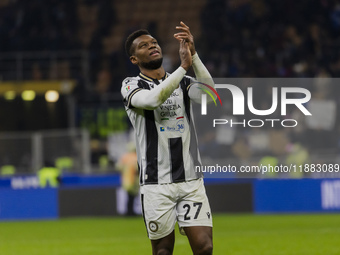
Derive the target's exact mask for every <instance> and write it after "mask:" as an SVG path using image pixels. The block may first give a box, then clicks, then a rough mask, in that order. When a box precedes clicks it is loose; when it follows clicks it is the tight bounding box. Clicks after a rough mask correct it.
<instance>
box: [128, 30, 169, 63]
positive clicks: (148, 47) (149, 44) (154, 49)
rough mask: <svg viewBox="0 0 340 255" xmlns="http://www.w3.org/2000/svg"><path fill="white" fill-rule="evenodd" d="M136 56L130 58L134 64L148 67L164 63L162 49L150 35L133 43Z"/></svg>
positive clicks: (143, 36) (142, 36) (141, 37)
mask: <svg viewBox="0 0 340 255" xmlns="http://www.w3.org/2000/svg"><path fill="white" fill-rule="evenodd" d="M133 47H134V54H133V56H131V57H130V59H131V61H132V63H133V64H136V65H141V66H143V65H145V64H146V65H148V64H149V63H151V64H152V63H157V62H158V63H159V62H160V63H162V62H161V61H162V59H163V56H162V49H161V47H160V46H159V44H158V42H157V40H156V39H155V38H153V37H152V36H150V35H141V36H140V37H138V38H136V39H135V40H134V41H133Z"/></svg>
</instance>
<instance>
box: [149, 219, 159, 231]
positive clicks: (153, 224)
mask: <svg viewBox="0 0 340 255" xmlns="http://www.w3.org/2000/svg"><path fill="white" fill-rule="evenodd" d="M149 229H150V231H152V232H157V230H158V224H157V223H156V222H155V221H150V222H149Z"/></svg>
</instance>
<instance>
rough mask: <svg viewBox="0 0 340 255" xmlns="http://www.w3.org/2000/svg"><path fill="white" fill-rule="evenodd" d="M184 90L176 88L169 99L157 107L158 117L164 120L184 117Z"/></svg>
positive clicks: (156, 113)
mask: <svg viewBox="0 0 340 255" xmlns="http://www.w3.org/2000/svg"><path fill="white" fill-rule="evenodd" d="M184 108H185V107H184V100H183V91H182V89H180V88H178V89H175V90H174V91H173V92H172V94H171V95H170V96H169V98H168V99H167V100H165V101H164V102H163V103H162V104H161V105H160V106H159V107H158V108H157V109H155V115H156V118H157V119H158V120H160V121H162V120H174V119H179V118H183V116H184V113H185V109H184Z"/></svg>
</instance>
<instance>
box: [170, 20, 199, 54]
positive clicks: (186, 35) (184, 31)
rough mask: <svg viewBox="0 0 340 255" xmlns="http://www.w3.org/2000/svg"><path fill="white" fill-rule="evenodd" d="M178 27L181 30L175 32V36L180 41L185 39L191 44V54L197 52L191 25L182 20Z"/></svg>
mask: <svg viewBox="0 0 340 255" xmlns="http://www.w3.org/2000/svg"><path fill="white" fill-rule="evenodd" d="M176 29H177V30H180V32H178V33H176V34H174V37H175V38H176V39H177V40H178V41H181V40H185V41H186V42H187V43H188V45H189V48H190V52H191V56H192V55H194V54H195V53H196V50H195V43H194V37H193V35H192V34H191V32H190V29H189V27H188V26H187V25H185V24H184V22H183V21H181V22H180V26H176Z"/></svg>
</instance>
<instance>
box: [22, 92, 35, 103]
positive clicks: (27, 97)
mask: <svg viewBox="0 0 340 255" xmlns="http://www.w3.org/2000/svg"><path fill="white" fill-rule="evenodd" d="M21 98H22V100H24V101H33V100H34V98H35V91H33V90H24V91H23V92H22V93H21Z"/></svg>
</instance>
